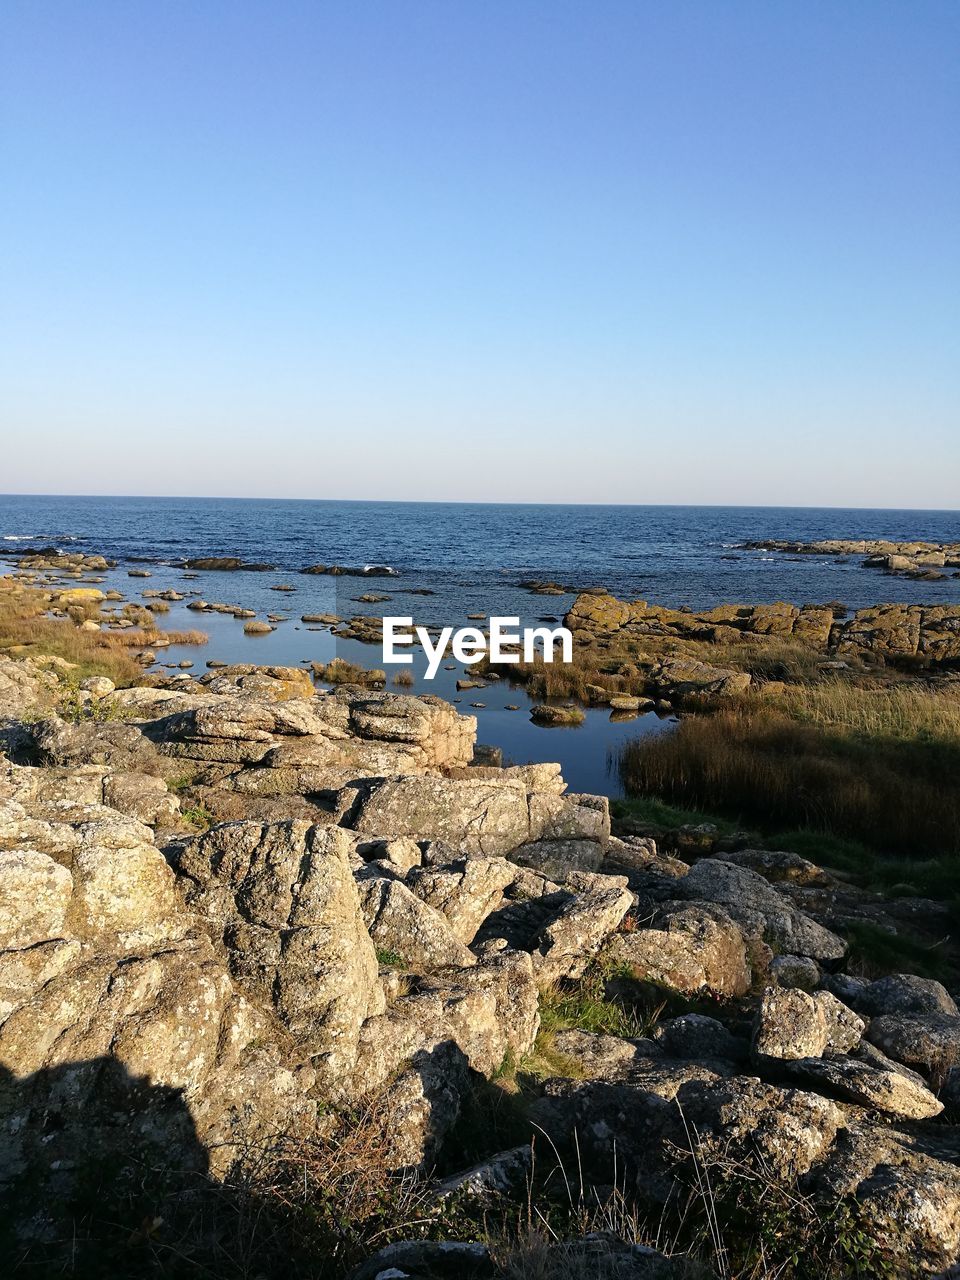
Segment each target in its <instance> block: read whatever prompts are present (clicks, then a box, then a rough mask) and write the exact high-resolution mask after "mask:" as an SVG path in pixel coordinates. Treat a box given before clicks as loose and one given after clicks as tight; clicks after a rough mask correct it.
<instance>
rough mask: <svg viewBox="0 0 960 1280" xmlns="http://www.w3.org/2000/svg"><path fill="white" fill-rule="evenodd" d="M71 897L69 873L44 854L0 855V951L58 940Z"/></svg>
mask: <svg viewBox="0 0 960 1280" xmlns="http://www.w3.org/2000/svg"><path fill="white" fill-rule="evenodd" d="M72 894H73V879H72V877H71V875H70V872H69V871H68V870H67V869H66V867H61V866H60V865H59V864H58V863H56V862H54V860H53V858H51V857H49V856H48V855H47V854H45V853H38V852H37V851H36V850H32V849H23V850H17V851H6V852H0V948H3V949H5V948H8V947H30V946H33V945H34V944H36V943H38V942H45V941H47V940H48V939H50V938H57V937H60V936H61V935H62V931H63V927H64V921H65V920H66V915H67V911H68V909H69V906H70V900H71V897H72Z"/></svg>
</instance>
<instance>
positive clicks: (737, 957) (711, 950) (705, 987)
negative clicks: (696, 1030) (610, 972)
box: [608, 903, 752, 996]
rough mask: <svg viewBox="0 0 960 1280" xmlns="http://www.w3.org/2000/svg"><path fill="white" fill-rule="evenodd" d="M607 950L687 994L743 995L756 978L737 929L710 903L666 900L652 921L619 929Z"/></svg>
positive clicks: (645, 976) (646, 976)
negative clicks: (670, 901) (753, 977)
mask: <svg viewBox="0 0 960 1280" xmlns="http://www.w3.org/2000/svg"><path fill="white" fill-rule="evenodd" d="M608 954H609V956H610V958H611V959H613V960H615V961H617V962H618V963H621V964H626V965H629V966H630V968H631V969H632V970H633V973H634V976H635V977H636V978H638V979H640V980H643V981H648V982H655V983H657V984H659V985H661V986H665V987H670V988H672V989H673V990H675V991H681V992H683V993H685V994H687V995H694V994H696V993H697V992H700V991H709V992H712V993H713V994H714V995H718V996H740V995H743V994H744V993H745V992H746V991H747V990H749V987H750V983H751V980H752V974H751V968H750V965H749V963H748V960H747V952H746V947H745V945H744V940H743V935H742V934H741V932H740V930H739V928H738V927H737V925H736V924H735V923H734V921H733V920H732V919H731V918H730V916H728V915H727V913H726V912H725V911H724V910H723V909H722V908H719V907H714V906H712V905H710V904H706V903H690V904H686V903H665V904H664V905H663V906H662V907H661V908H659V909H658V911H657V913H656V915H655V917H654V918H653V919H652V920H651V921H649V922H648V921H646V920H644V921H642V922H641V927H640V928H637V929H634V930H633V931H631V932H630V933H623V934H619V935H618V936H617V937H616V938H615V939H614V941H613V943H612V944H611V946H610V947H609V948H608Z"/></svg>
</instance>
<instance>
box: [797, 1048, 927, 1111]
mask: <svg viewBox="0 0 960 1280" xmlns="http://www.w3.org/2000/svg"><path fill="white" fill-rule="evenodd" d="M791 1075H792V1076H795V1077H796V1079H797V1080H798V1081H799V1082H801V1083H803V1084H807V1085H810V1086H812V1087H813V1088H814V1089H817V1090H820V1091H822V1092H824V1093H830V1094H832V1095H833V1096H834V1097H837V1098H842V1099H844V1100H845V1101H847V1102H855V1103H856V1104H857V1105H858V1106H861V1107H868V1108H870V1109H871V1110H874V1111H883V1112H885V1113H886V1114H887V1115H891V1116H900V1117H902V1118H903V1119H905V1120H928V1119H930V1117H931V1116H937V1115H939V1114H940V1112H941V1111H942V1110H943V1103H942V1102H940V1101H938V1100H937V1098H936V1097H935V1096H934V1095H933V1094H932V1093H931V1092H930V1090H929V1089H928V1088H927V1087H926V1085H925V1084H924V1083H923V1081H922V1080H921V1079H920V1077H919V1076H917V1075H915V1074H914V1073H913V1072H912V1071H907V1070H905V1069H904V1068H902V1067H898V1066H897V1065H896V1064H895V1063H893V1062H890V1061H889V1060H887V1059H885V1058H884V1056H883V1054H881V1053H878V1052H876V1050H874V1051H873V1055H871V1056H864V1057H847V1056H844V1057H833V1058H801V1059H799V1060H797V1061H796V1062H794V1063H793V1064H792V1066H791Z"/></svg>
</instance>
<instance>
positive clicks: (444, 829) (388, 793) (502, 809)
mask: <svg viewBox="0 0 960 1280" xmlns="http://www.w3.org/2000/svg"><path fill="white" fill-rule="evenodd" d="M349 821H350V825H351V826H353V827H354V828H355V829H356V830H357V831H360V832H364V833H369V834H371V835H376V836H379V837H382V838H383V837H386V838H393V837H396V836H414V837H415V838H417V839H421V840H422V839H431V840H443V841H446V842H447V843H449V844H451V845H452V846H453V847H454V848H457V849H459V850H461V851H462V852H464V853H470V854H477V853H479V854H488V855H490V854H493V855H502V854H509V853H510V852H511V851H512V850H514V849H517V848H519V847H520V846H521V845H526V844H529V843H530V842H531V841H536V840H566V839H574V840H595V841H598V842H600V843H605V841H606V840H607V839H608V838H609V834H610V816H609V811H608V807H607V803H606V800H605V799H603V798H602V797H598V796H574V795H566V796H559V795H556V794H555V793H554V792H552V791H546V792H537V791H528V790H527V788H526V787H525V786H524V785H523V784H522V783H520V782H515V781H513V780H508V781H496V782H495V781H492V780H478V781H473V780H472V779H458V778H452V779H451V778H432V777H399V778H387V779H385V780H383V781H382V782H379V783H374V784H373V785H372V786H371V787H369V789H367V790H365V791H364V792H363V793H362V794H361V795H360V797H359V800H358V803H357V807H356V809H355V811H354V812H353V813H352V815H351V817H350V819H349Z"/></svg>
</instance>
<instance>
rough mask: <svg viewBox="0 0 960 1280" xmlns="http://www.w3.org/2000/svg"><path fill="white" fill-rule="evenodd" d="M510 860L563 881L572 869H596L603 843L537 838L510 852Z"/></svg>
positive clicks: (601, 853)
mask: <svg viewBox="0 0 960 1280" xmlns="http://www.w3.org/2000/svg"><path fill="white" fill-rule="evenodd" d="M510 858H511V861H513V862H516V863H519V865H520V866H521V867H531V868H532V869H533V870H534V871H539V872H541V873H542V874H543V875H545V876H550V877H551V879H554V880H560V881H562V880H563V878H564V876H565V875H566V874H567V872H569V871H597V870H598V869H599V867H600V864H601V862H602V861H603V846H602V845H601V844H599V843H598V842H597V841H596V840H537V841H534V842H533V843H532V844H522V845H520V847H519V848H517V849H514V850H512V851H511V853H510Z"/></svg>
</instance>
